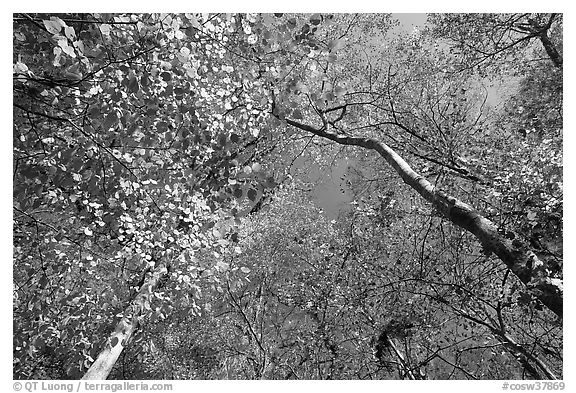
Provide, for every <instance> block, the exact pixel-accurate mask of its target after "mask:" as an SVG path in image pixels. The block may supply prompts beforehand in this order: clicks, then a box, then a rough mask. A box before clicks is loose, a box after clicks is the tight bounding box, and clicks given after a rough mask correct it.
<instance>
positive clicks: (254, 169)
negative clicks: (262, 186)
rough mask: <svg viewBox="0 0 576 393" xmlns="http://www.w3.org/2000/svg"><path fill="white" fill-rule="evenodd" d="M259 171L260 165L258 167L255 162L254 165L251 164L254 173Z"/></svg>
mask: <svg viewBox="0 0 576 393" xmlns="http://www.w3.org/2000/svg"><path fill="white" fill-rule="evenodd" d="M261 169H262V165H260V164H259V163H257V162H255V163H254V164H252V170H253V171H254V172H260V170H261Z"/></svg>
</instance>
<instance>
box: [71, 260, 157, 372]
mask: <svg viewBox="0 0 576 393" xmlns="http://www.w3.org/2000/svg"><path fill="white" fill-rule="evenodd" d="M167 274H168V269H167V265H166V264H159V265H157V266H156V268H155V269H154V270H153V271H152V273H151V274H147V275H146V276H145V277H144V283H143V284H142V286H141V287H140V289H139V291H138V293H137V294H136V296H135V297H134V299H133V300H132V301H131V302H130V305H129V306H128V307H127V308H126V310H125V311H124V315H123V316H122V319H120V322H118V324H117V325H116V328H115V329H114V332H112V334H111V335H110V337H109V338H108V340H107V341H106V345H105V348H104V349H103V350H102V351H101V352H100V354H99V355H98V357H97V358H96V361H94V363H92V366H90V368H89V369H88V371H87V372H86V374H85V375H84V376H83V377H82V379H106V378H108V375H109V374H110V371H112V367H114V364H115V363H116V361H117V360H118V357H119V356H120V354H121V353H122V350H123V349H124V347H126V346H127V344H128V343H129V341H130V338H131V337H132V336H133V335H134V333H135V332H136V331H137V329H138V319H139V317H140V316H142V315H143V314H145V313H146V312H147V311H148V310H149V309H150V300H151V297H152V294H153V293H154V290H155V289H156V287H157V286H158V282H159V281H160V279H161V278H163V277H164V276H166V275H167Z"/></svg>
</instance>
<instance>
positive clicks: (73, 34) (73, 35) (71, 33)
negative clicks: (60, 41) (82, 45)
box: [64, 26, 76, 41]
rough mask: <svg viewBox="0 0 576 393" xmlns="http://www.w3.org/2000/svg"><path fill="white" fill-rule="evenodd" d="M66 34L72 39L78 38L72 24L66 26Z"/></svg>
mask: <svg viewBox="0 0 576 393" xmlns="http://www.w3.org/2000/svg"><path fill="white" fill-rule="evenodd" d="M64 34H65V35H66V38H68V39H69V40H70V41H74V39H75V38H76V32H75V31H74V28H73V27H72V26H66V27H65V28H64Z"/></svg>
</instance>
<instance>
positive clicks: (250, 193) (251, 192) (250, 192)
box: [248, 188, 258, 202]
mask: <svg viewBox="0 0 576 393" xmlns="http://www.w3.org/2000/svg"><path fill="white" fill-rule="evenodd" d="M257 196H258V192H257V191H256V190H255V189H253V188H251V189H249V190H248V199H250V200H251V201H252V202H256V197H257Z"/></svg>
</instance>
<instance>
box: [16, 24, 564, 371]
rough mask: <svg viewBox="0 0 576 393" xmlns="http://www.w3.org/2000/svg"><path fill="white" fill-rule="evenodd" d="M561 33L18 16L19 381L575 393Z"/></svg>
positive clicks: (556, 29)
mask: <svg viewBox="0 0 576 393" xmlns="http://www.w3.org/2000/svg"><path fill="white" fill-rule="evenodd" d="M562 34H563V16H562V14H554V13H552V14H535V13H524V14H429V15H428V16H427V22H426V24H424V25H422V26H419V27H416V28H414V29H412V30H409V29H408V30H407V29H403V28H402V26H401V25H400V24H399V22H398V20H397V19H396V18H395V16H394V15H393V14H329V13H324V14H280V13H277V14H223V13H215V14H194V13H185V14H128V13H126V14H103V13H101V14H98V13H92V14H34V13H28V14H26V13H21V14H13V167H12V170H13V321H14V337H13V377H14V379H80V378H84V379H106V378H110V379H283V380H285V379H412V380H415V379H539V380H541V379H562V378H563V374H562V367H563V349H562V338H563V334H562V318H563V248H562V247H563V246H562V237H563V232H562V231H563V229H562V225H563V202H562V201H563V175H562V129H563V110H562V105H563V104H562V103H563V88H562V86H563V45H562V44H563V38H562ZM321 187H325V189H324V191H323V192H321V190H320V188H321Z"/></svg>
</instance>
